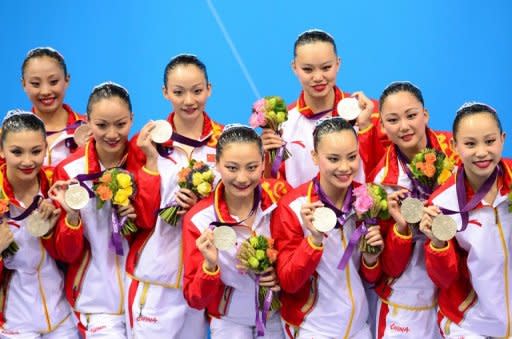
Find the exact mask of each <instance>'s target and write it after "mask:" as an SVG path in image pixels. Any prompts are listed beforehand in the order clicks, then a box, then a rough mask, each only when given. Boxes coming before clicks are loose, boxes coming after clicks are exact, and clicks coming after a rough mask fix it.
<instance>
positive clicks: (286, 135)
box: [279, 87, 389, 187]
mask: <svg viewBox="0 0 512 339" xmlns="http://www.w3.org/2000/svg"><path fill="white" fill-rule="evenodd" d="M334 91H335V99H334V104H333V105H334V110H333V111H332V112H331V113H328V114H327V115H326V116H331V115H332V116H337V115H338V112H337V110H336V107H337V104H338V102H339V101H340V100H342V99H343V98H345V97H350V94H349V93H343V92H342V91H341V90H340V89H339V88H338V87H334ZM375 113H376V114H373V115H372V119H371V120H372V125H371V126H370V127H368V128H367V129H366V130H364V131H359V132H358V135H359V153H360V154H361V160H362V163H363V165H364V166H361V170H360V173H359V174H358V177H357V178H356V179H355V180H356V181H358V182H365V175H364V173H365V171H366V172H367V173H368V174H369V173H370V171H371V170H372V169H373V167H374V166H375V165H376V163H377V162H378V161H379V160H380V158H381V157H382V155H383V154H384V145H385V144H386V143H389V142H388V141H386V140H387V138H386V136H385V135H384V134H383V133H382V132H381V131H380V124H379V114H378V103H375ZM317 121H318V118H315V115H314V113H313V112H312V111H311V109H310V108H309V107H307V106H306V103H305V101H304V92H302V93H301V95H300V97H299V99H298V100H297V101H296V102H295V103H293V104H292V105H290V106H289V107H288V120H287V121H286V122H284V123H283V127H282V130H283V134H282V138H283V140H284V141H285V142H286V148H287V149H288V150H289V151H290V153H291V154H292V156H291V157H290V158H288V159H287V160H286V161H284V162H283V163H282V164H281V167H280V170H279V178H281V179H285V180H286V181H287V182H288V183H289V184H290V185H291V186H292V187H297V186H299V185H301V184H303V183H305V182H307V181H309V180H311V179H312V178H313V177H314V176H315V175H316V174H317V173H318V167H317V166H316V165H315V164H314V162H313V159H312V158H311V151H312V150H313V131H314V129H315V125H316V123H317Z"/></svg>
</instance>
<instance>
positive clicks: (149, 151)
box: [137, 121, 158, 172]
mask: <svg viewBox="0 0 512 339" xmlns="http://www.w3.org/2000/svg"><path fill="white" fill-rule="evenodd" d="M154 128H155V123H154V122H153V121H150V122H148V123H147V124H146V125H144V127H142V129H141V130H140V133H139V137H138V138H137V146H138V147H139V148H140V149H141V150H142V152H143V153H144V154H145V155H146V165H145V167H146V169H148V170H149V171H153V172H158V166H157V159H158V151H157V150H156V144H155V143H154V142H153V141H152V140H151V131H153V129H154Z"/></svg>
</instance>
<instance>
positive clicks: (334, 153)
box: [271, 117, 383, 339]
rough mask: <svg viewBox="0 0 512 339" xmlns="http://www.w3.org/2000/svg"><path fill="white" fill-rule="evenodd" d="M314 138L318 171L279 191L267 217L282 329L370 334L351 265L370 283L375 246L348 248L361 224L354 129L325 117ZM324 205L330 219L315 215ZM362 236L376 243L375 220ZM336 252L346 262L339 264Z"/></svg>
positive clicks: (300, 334)
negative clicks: (364, 250) (370, 251)
mask: <svg viewBox="0 0 512 339" xmlns="http://www.w3.org/2000/svg"><path fill="white" fill-rule="evenodd" d="M313 145H314V152H313V161H314V163H315V164H316V165H318V168H319V174H318V175H317V176H316V177H315V178H314V179H313V180H311V181H309V182H307V183H305V184H303V185H301V186H299V187H298V188H296V189H294V190H293V191H291V192H290V193H288V194H287V195H286V196H285V197H283V199H282V200H281V201H280V202H279V205H278V208H277V210H276V212H275V214H274V215H273V218H272V222H271V230H272V236H273V237H274V238H275V241H276V247H277V250H278V253H279V254H278V258H277V273H278V277H279V282H280V285H281V288H282V291H281V302H282V305H283V306H282V309H281V316H282V318H283V320H284V322H285V330H286V333H287V335H288V337H289V338H322V339H324V338H348V337H350V338H370V337H371V334H370V329H369V326H368V324H367V323H366V321H367V319H368V303H367V299H366V295H365V290H364V287H363V282H362V280H361V278H360V276H359V274H358V271H360V272H361V274H362V276H363V277H364V279H365V280H367V281H369V282H374V281H375V280H376V279H377V278H378V277H379V275H380V272H381V268H380V267H381V265H380V263H379V259H378V257H379V254H380V253H377V254H374V255H370V254H368V253H364V254H363V255H362V256H361V254H360V252H359V251H357V250H356V251H353V250H354V249H355V248H354V245H355V244H354V243H355V242H357V241H358V240H359V239H358V236H359V235H361V233H359V231H357V230H358V229H361V227H362V226H361V227H358V226H357V225H356V220H355V213H354V208H353V205H352V189H353V188H354V187H357V186H359V184H358V183H356V182H354V181H353V180H354V177H355V176H356V173H358V171H359V164H360V159H359V150H358V142H357V135H356V132H355V131H354V129H353V128H352V126H351V125H350V124H349V123H348V122H347V121H346V120H344V119H342V118H340V117H336V118H330V119H326V120H324V121H320V123H319V124H318V125H317V126H316V127H315V129H314V132H313ZM324 206H329V210H330V212H331V211H332V212H331V213H333V212H334V213H335V214H334V217H333V220H324V219H323V218H322V217H321V216H319V214H317V213H318V212H317V211H322V213H324V211H325V208H324ZM327 226H330V227H327ZM320 230H321V231H320ZM354 234H356V236H355V237H354ZM363 236H364V237H365V238H366V240H367V243H368V244H369V245H371V246H376V247H378V246H380V247H382V246H383V240H382V237H381V235H380V231H379V227H378V226H373V227H370V228H369V231H368V233H366V235H363ZM353 239H354V243H353V241H352V240H353ZM349 240H350V242H349ZM340 258H347V259H348V261H346V262H345V264H344V265H342V262H343V260H342V261H340ZM339 267H343V268H339Z"/></svg>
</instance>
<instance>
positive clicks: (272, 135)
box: [261, 128, 285, 152]
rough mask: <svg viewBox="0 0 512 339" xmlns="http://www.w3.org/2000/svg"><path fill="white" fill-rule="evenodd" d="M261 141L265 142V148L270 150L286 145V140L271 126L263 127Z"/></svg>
mask: <svg viewBox="0 0 512 339" xmlns="http://www.w3.org/2000/svg"><path fill="white" fill-rule="evenodd" d="M261 141H262V143H263V150H264V151H265V152H268V151H270V150H273V149H278V148H280V147H282V146H284V144H285V142H284V140H283V138H281V136H280V135H279V134H278V133H276V132H275V131H274V130H272V129H270V128H263V132H262V133H261Z"/></svg>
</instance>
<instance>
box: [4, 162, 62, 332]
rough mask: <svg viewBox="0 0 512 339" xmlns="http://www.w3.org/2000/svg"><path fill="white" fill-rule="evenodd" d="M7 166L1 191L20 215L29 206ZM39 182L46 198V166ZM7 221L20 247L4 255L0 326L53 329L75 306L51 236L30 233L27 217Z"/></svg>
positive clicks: (25, 329) (49, 330)
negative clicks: (17, 192) (20, 196)
mask: <svg viewBox="0 0 512 339" xmlns="http://www.w3.org/2000/svg"><path fill="white" fill-rule="evenodd" d="M5 167H6V166H5V164H4V165H2V166H1V167H0V188H1V190H2V191H1V194H2V197H3V199H6V200H8V201H9V210H10V213H11V216H17V215H20V214H21V213H22V212H23V211H24V210H25V208H27V207H28V206H22V204H21V203H20V202H19V201H17V200H16V198H15V196H14V191H13V188H12V186H11V185H10V183H9V182H8V181H7V176H6V168H5ZM39 182H40V192H39V194H41V195H42V196H44V197H45V198H46V197H47V192H48V189H49V181H48V178H47V176H46V174H45V173H44V171H42V170H41V171H40V173H39ZM7 222H8V225H9V228H10V230H11V232H12V233H13V235H14V240H15V241H16V243H17V244H18V246H19V250H18V251H17V252H16V253H15V254H14V255H12V256H9V257H7V258H5V259H3V260H2V259H0V300H1V302H0V328H1V329H2V331H4V330H5V331H27V332H39V333H49V332H52V331H54V330H55V329H56V328H57V327H58V326H59V325H60V324H62V323H63V322H64V321H65V320H66V319H67V318H68V316H69V315H70V313H71V309H70V307H69V305H68V303H67V302H66V299H65V297H64V292H63V285H64V281H63V277H62V273H61V272H60V271H59V269H58V268H57V265H56V264H55V261H54V260H53V258H52V257H51V256H50V255H53V253H52V249H53V247H52V246H51V240H50V239H47V238H35V237H33V236H32V235H30V234H29V233H28V232H27V231H26V229H25V227H26V224H27V219H24V220H21V221H14V220H8V221H7Z"/></svg>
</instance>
